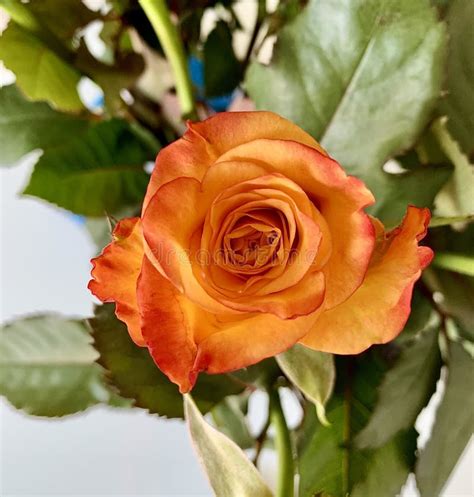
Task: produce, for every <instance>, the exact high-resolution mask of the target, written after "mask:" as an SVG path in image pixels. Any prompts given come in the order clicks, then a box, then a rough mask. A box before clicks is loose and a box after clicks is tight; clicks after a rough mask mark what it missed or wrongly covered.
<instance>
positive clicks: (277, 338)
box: [138, 257, 318, 393]
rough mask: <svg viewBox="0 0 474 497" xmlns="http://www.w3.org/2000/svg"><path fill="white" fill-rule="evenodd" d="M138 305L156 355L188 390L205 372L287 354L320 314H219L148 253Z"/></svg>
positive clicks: (147, 342)
mask: <svg viewBox="0 0 474 497" xmlns="http://www.w3.org/2000/svg"><path fill="white" fill-rule="evenodd" d="M138 305H139V308H140V313H141V319H142V332H143V337H144V338H145V341H146V344H147V346H148V348H149V350H150V354H151V355H152V357H153V359H154V361H155V362H156V364H157V366H158V367H159V368H160V369H161V371H163V372H164V373H165V374H166V375H167V376H168V377H169V378H170V380H171V381H173V382H174V383H176V384H178V385H179V387H180V391H181V392H182V393H185V392H188V391H189V390H191V389H192V387H193V386H194V383H195V381H196V378H197V375H198V373H199V372H200V371H208V372H210V373H224V372H226V371H233V370H236V369H240V368H243V367H245V366H249V365H250V364H254V363H256V362H259V361H261V360H262V359H265V358H266V357H270V356H273V355H275V354H279V353H280V352H283V351H284V350H286V349H287V348H289V347H291V346H292V345H294V344H295V343H296V342H297V341H298V340H299V339H300V338H301V337H302V336H303V335H304V334H306V333H307V331H308V329H309V328H310V327H311V326H312V324H313V323H314V322H315V320H316V319H317V316H318V312H314V313H312V314H311V315H309V316H303V317H301V318H297V319H290V320H281V319H279V318H277V317H276V316H273V315H268V314H257V315H253V314H247V315H245V316H240V317H238V318H237V320H235V319H236V317H235V316H233V317H232V318H231V319H230V320H229V319H226V318H225V317H222V316H216V315H214V314H212V313H209V312H207V311H205V310H203V309H202V308H201V307H199V306H197V305H196V304H194V303H193V302H191V301H190V300H189V299H187V298H186V297H185V296H184V295H183V294H181V293H180V292H179V291H178V290H177V289H176V288H175V287H174V286H173V284H172V283H170V282H169V281H168V280H167V279H166V278H164V277H163V276H162V275H161V274H160V273H159V272H158V271H157V270H156V268H155V266H154V265H153V264H152V263H151V262H150V261H149V260H148V258H147V257H145V258H144V260H143V267H142V272H141V274H140V278H139V281H138Z"/></svg>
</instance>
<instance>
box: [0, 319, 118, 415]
mask: <svg viewBox="0 0 474 497" xmlns="http://www.w3.org/2000/svg"><path fill="white" fill-rule="evenodd" d="M91 342H92V339H91V337H90V335H89V333H88V331H87V328H86V326H85V324H84V323H83V322H82V321H77V320H72V319H65V318H63V317H60V316H56V315H53V314H43V315H38V316H32V317H28V318H23V319H19V320H17V321H14V322H12V323H10V324H7V325H6V326H4V327H3V328H2V329H1V330H0V373H1V374H0V394H1V395H4V396H5V397H6V398H7V399H8V400H9V401H10V402H11V403H12V404H13V405H14V406H15V407H16V408H18V409H22V410H23V411H25V412H27V413H28V414H33V415H36V416H64V415H66V414H72V413H75V412H78V411H83V410H84V409H87V408H88V407H90V406H92V405H94V404H97V403H99V402H105V403H108V402H111V401H113V402H115V400H116V397H115V396H114V394H112V393H111V391H110V390H109V389H108V388H107V387H106V386H105V384H104V382H103V371H102V369H101V368H100V366H99V365H98V364H96V363H95V359H96V358H97V357H98V354H97V352H96V351H95V350H94V347H93V346H92V344H91Z"/></svg>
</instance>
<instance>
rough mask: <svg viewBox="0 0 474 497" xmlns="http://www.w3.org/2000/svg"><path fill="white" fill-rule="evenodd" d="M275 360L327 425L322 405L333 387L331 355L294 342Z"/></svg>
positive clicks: (333, 377) (334, 373)
mask: <svg viewBox="0 0 474 497" xmlns="http://www.w3.org/2000/svg"><path fill="white" fill-rule="evenodd" d="M276 360H277V362H278V364H279V366H280V368H281V369H282V370H283V372H284V373H285V374H286V376H288V378H289V379H290V380H291V381H292V382H293V383H294V384H295V385H296V386H297V387H298V388H299V389H300V390H301V391H302V392H303V394H304V395H305V396H306V398H307V399H308V400H310V401H311V402H313V404H314V405H315V406H316V412H317V415H318V418H319V420H320V422H321V423H322V424H323V425H326V426H327V425H328V421H327V419H326V414H325V409H324V406H325V405H326V402H327V401H328V399H329V397H330V395H331V393H332V390H333V387H334V380H335V375H336V370H335V367H334V358H333V356H332V355H331V354H326V353H325V352H318V351H316V350H312V349H309V348H307V347H304V346H303V345H300V344H296V345H295V346H294V347H292V348H291V349H289V350H287V351H286V352H284V353H283V354H280V355H278V356H277V358H276Z"/></svg>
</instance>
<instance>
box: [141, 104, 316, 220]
mask: <svg viewBox="0 0 474 497" xmlns="http://www.w3.org/2000/svg"><path fill="white" fill-rule="evenodd" d="M259 138H268V139H281V140H294V141H296V142H300V143H304V144H305V145H308V146H309V147H313V148H316V149H317V150H319V151H321V152H323V153H325V152H324V150H323V149H322V148H321V146H320V145H319V144H318V142H317V141H316V140H314V138H312V137H311V136H310V135H308V133H306V132H305V131H303V130H302V129H301V128H299V127H298V126H296V125H295V124H293V123H292V122H290V121H288V120H286V119H284V118H283V117H280V116H279V115H277V114H274V113H273V112H221V113H219V114H216V115H215V116H212V117H210V118H209V119H206V120H205V121H203V122H197V123H192V122H188V130H187V131H186V133H185V134H184V136H183V137H182V138H180V139H179V140H177V141H175V142H174V143H172V144H171V145H168V146H167V147H165V148H164V149H162V150H161V152H160V153H159V154H158V157H157V158H156V167H155V169H154V171H153V174H152V176H151V179H150V184H149V185H148V190H147V193H146V197H145V201H144V203H143V212H144V211H145V209H146V207H147V205H148V202H149V201H150V199H151V198H152V197H153V195H154V194H155V193H156V191H157V190H158V188H160V187H161V186H162V185H164V184H165V183H168V181H172V180H174V179H176V178H179V177H183V176H184V177H189V178H195V179H197V180H199V181H201V180H202V178H203V176H204V174H205V173H206V171H207V169H208V167H209V166H210V165H211V164H212V163H213V162H215V160H216V159H217V158H218V157H219V156H220V155H222V154H224V153H226V152H227V151H228V150H230V149H232V148H234V147H237V146H239V145H242V144H243V143H246V142H249V141H252V140H257V139H259Z"/></svg>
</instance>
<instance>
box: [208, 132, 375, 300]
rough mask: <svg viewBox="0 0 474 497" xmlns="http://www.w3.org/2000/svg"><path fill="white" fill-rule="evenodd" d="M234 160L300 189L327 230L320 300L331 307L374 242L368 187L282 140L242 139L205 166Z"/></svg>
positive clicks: (347, 291) (357, 279)
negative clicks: (323, 294) (328, 250)
mask: <svg viewBox="0 0 474 497" xmlns="http://www.w3.org/2000/svg"><path fill="white" fill-rule="evenodd" d="M239 160H245V161H246V162H249V161H250V162H255V163H256V164H259V165H260V166H262V167H263V168H265V169H266V170H267V171H269V172H272V171H273V172H277V173H280V174H282V175H283V176H285V177H287V178H289V179H290V180H292V181H294V182H295V183H296V184H298V185H300V186H301V187H302V188H303V189H304V190H305V192H306V193H307V194H308V196H309V197H310V199H311V200H312V201H313V202H314V204H315V205H316V207H317V208H318V209H319V211H320V212H321V214H322V216H323V217H324V218H325V220H326V222H327V224H328V227H329V230H330V232H331V239H332V253H331V257H330V259H329V261H328V263H327V265H326V266H325V273H326V280H327V287H326V301H325V305H326V306H327V307H328V308H331V307H334V306H335V305H338V304H340V303H341V302H343V301H344V300H345V299H347V298H348V297H349V296H350V295H351V294H352V293H353V292H354V291H355V290H356V289H357V288H358V287H359V285H360V284H361V283H362V281H363V279H364V276H365V272H366V270H367V267H368V264H369V260H370V256H371V254H372V250H373V247H374V243H375V235H374V228H373V226H372V223H371V222H370V218H369V217H368V216H367V214H365V212H364V211H363V209H364V207H367V206H368V205H370V204H372V203H373V202H374V197H373V195H372V194H371V193H370V191H369V190H368V189H367V188H366V187H365V185H364V184H363V183H362V181H360V180H358V179H357V178H354V177H352V176H348V175H347V174H346V173H345V172H344V170H343V169H342V168H341V166H340V165H339V164H338V163H337V162H335V161H334V160H332V159H331V158H329V157H327V156H325V155H323V154H321V153H320V152H318V151H317V150H315V149H314V148H311V147H308V146H306V145H303V144H301V143H296V142H293V141H287V140H267V139H259V140H255V141H253V142H249V143H245V144H243V145H241V146H239V147H236V148H234V149H232V150H230V151H229V152H227V153H225V154H224V155H222V156H221V157H219V159H218V160H217V163H216V165H214V166H212V167H211V169H210V171H212V168H214V167H216V166H217V165H218V164H219V163H220V162H221V161H223V162H226V161H233V162H237V161H239ZM208 174H209V173H208Z"/></svg>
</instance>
